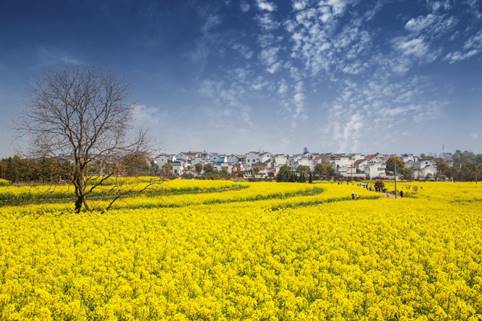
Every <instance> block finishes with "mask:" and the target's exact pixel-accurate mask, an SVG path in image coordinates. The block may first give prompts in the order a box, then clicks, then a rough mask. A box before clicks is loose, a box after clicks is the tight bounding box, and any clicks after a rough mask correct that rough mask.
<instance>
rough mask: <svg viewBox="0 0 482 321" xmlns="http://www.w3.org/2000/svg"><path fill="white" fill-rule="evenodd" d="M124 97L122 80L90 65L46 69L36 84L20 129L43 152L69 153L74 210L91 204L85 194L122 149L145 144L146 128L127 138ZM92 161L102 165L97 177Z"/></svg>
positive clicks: (111, 168)
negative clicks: (48, 71) (92, 171)
mask: <svg viewBox="0 0 482 321" xmlns="http://www.w3.org/2000/svg"><path fill="white" fill-rule="evenodd" d="M126 97H127V88H126V86H125V85H124V84H123V83H122V82H120V81H118V80H117V79H115V78H114V77H113V76H112V75H109V74H107V73H103V72H98V71H95V70H93V69H80V68H74V67H68V68H66V69H63V70H61V71H57V72H51V73H48V74H47V75H46V76H45V78H43V79H42V80H41V81H40V82H38V84H37V85H36V86H35V89H34V92H33V99H32V104H31V106H30V108H29V110H28V112H27V114H26V115H25V122H24V124H23V126H22V128H21V129H22V130H23V131H24V132H27V133H28V134H30V135H32V136H33V138H34V143H35V145H36V146H37V149H40V150H41V151H42V153H43V154H49V155H51V156H57V157H59V156H61V157H68V158H69V159H70V161H71V164H72V167H71V181H72V184H73V185H74V187H75V197H76V200H75V211H76V212H77V213H79V212H80V211H81V210H82V207H84V208H85V209H87V210H89V205H88V203H87V200H88V197H89V195H90V194H92V192H93V191H94V190H95V189H96V188H97V187H98V186H99V185H101V184H103V183H104V182H105V181H106V180H107V179H108V178H109V177H111V176H112V175H114V174H115V171H116V164H117V163H118V161H119V160H120V159H121V157H122V155H125V154H126V153H129V152H136V151H140V150H141V149H143V148H144V147H145V143H146V142H145V135H144V133H140V134H139V136H138V137H136V139H135V140H134V141H131V142H127V139H126V136H127V133H128V128H129V126H128V125H129V123H130V117H131V112H130V108H129V107H128V106H127V105H126V103H125V100H126ZM94 166H95V167H97V168H98V169H99V167H100V170H98V171H97V173H96V177H95V179H93V177H94V176H92V175H91V173H89V169H92V168H93V167H94ZM109 208H110V206H109Z"/></svg>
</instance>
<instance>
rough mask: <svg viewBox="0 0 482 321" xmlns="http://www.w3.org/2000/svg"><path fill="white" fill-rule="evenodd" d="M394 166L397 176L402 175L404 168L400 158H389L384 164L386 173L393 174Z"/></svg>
mask: <svg viewBox="0 0 482 321" xmlns="http://www.w3.org/2000/svg"><path fill="white" fill-rule="evenodd" d="M395 165H396V166H397V175H400V174H402V173H403V169H404V168H405V163H404V162H403V160H402V159H401V158H400V157H397V156H390V158H389V159H388V160H387V164H386V168H387V171H388V172H390V173H392V174H393V173H395Z"/></svg>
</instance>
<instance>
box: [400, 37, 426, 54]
mask: <svg viewBox="0 0 482 321" xmlns="http://www.w3.org/2000/svg"><path fill="white" fill-rule="evenodd" d="M394 46H395V48H396V49H397V50H399V51H400V52H401V53H402V54H404V55H409V56H415V57H418V58H422V57H424V56H425V55H427V53H428V51H429V46H428V44H427V43H426V42H425V41H424V40H423V38H421V37H420V38H397V39H395V40H394Z"/></svg>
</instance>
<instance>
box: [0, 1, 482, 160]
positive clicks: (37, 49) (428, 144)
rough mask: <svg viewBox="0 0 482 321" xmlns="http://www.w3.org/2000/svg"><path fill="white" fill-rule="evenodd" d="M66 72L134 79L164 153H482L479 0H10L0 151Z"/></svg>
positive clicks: (1, 23)
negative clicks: (37, 85)
mask: <svg viewBox="0 0 482 321" xmlns="http://www.w3.org/2000/svg"><path fill="white" fill-rule="evenodd" d="M65 64H76V65H85V66H96V67H100V68H103V69H105V70H108V71H110V72H113V73H114V74H116V75H117V76H118V77H120V78H122V79H124V80H125V81H127V82H128V83H129V103H131V104H132V105H133V108H134V117H135V120H134V122H135V126H142V127H147V128H148V129H149V132H150V135H151V137H152V139H153V140H154V141H155V143H156V144H157V145H158V147H159V148H161V149H162V150H164V151H172V152H175V151H181V150H193V149H194V150H202V149H207V150H210V151H220V152H244V151H248V150H269V151H273V152H289V153H293V152H300V151H301V150H302V148H303V147H304V146H307V147H308V148H309V149H310V150H312V151H319V152H328V151H333V152H354V151H358V152H375V151H380V152H416V153H419V152H440V151H441V149H442V145H443V144H444V145H445V149H446V150H452V151H453V150H455V149H457V148H458V149H469V150H472V151H474V152H481V151H482V129H481V128H482V126H481V123H482V1H481V0H459V1H448V0H445V1H433V0H414V1H402V0H379V1H361V0H317V1H308V0H295V1H268V0H224V1H221V0H220V1H201V0H198V1H196V0H189V1H167V0H165V1H125V0H121V1H71V0H67V1H65V0H64V1H48V0H47V1H22V0H18V1H9V0H0V111H1V118H0V128H1V131H2V135H1V136H0V156H5V155H9V154H12V153H14V152H17V151H21V150H22V149H23V148H24V143H23V140H22V139H19V138H18V135H17V134H16V132H15V131H14V129H13V128H14V127H15V126H14V122H15V120H16V119H17V118H18V116H19V115H20V114H21V112H22V110H23V109H24V108H25V107H26V106H28V103H29V99H30V93H31V88H32V84H33V83H34V81H35V80H36V79H38V78H39V76H41V75H42V74H43V73H44V72H46V71H47V70H50V69H52V68H58V67H59V66H62V65H65Z"/></svg>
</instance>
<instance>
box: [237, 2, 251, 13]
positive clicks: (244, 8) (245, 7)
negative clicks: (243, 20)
mask: <svg viewBox="0 0 482 321" xmlns="http://www.w3.org/2000/svg"><path fill="white" fill-rule="evenodd" d="M239 8H240V9H241V11H242V12H244V13H246V12H248V11H249V9H250V8H251V6H250V5H249V3H247V2H245V1H241V3H240V4H239Z"/></svg>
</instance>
